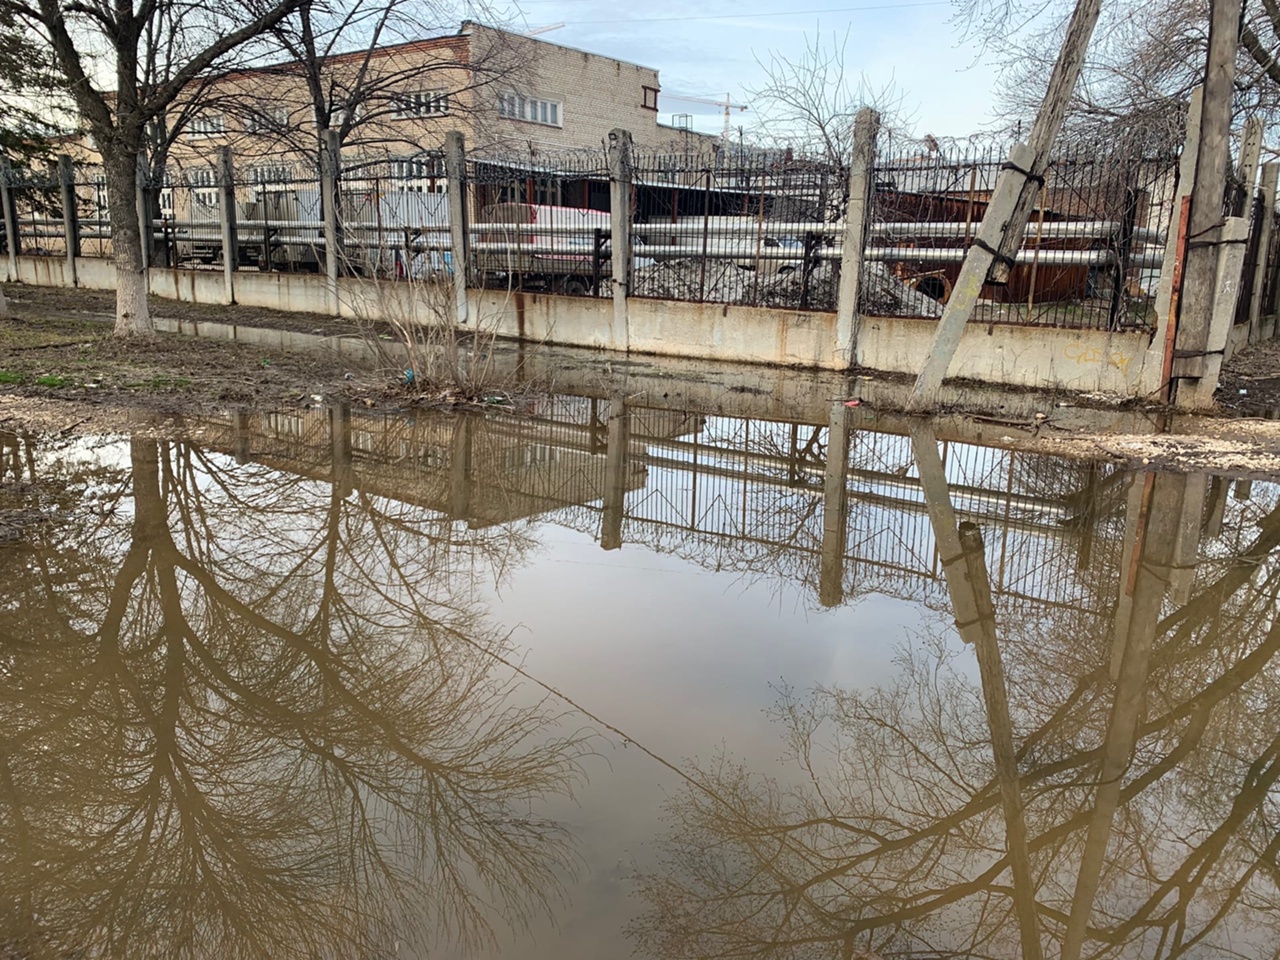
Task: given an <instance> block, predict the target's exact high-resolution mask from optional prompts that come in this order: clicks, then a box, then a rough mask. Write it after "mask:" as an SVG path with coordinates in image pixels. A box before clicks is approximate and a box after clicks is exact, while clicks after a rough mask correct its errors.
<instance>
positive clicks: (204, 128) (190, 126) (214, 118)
mask: <svg viewBox="0 0 1280 960" xmlns="http://www.w3.org/2000/svg"><path fill="white" fill-rule="evenodd" d="M225 130H226V125H225V124H224V123H223V120H222V114H220V113H202V114H200V115H199V116H197V117H192V118H191V119H190V120H188V121H187V136H189V137H212V136H216V135H217V134H219V133H222V132H223V131H225Z"/></svg>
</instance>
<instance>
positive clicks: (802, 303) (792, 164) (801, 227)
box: [632, 151, 848, 310]
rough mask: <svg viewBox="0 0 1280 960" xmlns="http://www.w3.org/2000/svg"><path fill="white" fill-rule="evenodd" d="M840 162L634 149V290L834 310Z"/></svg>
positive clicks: (844, 195)
mask: <svg viewBox="0 0 1280 960" xmlns="http://www.w3.org/2000/svg"><path fill="white" fill-rule="evenodd" d="M847 200H848V172H847V170H846V169H844V168H842V167H839V166H835V165H832V164H829V163H825V162H822V161H817V160H811V159H806V158H803V157H797V156H795V155H794V154H792V153H791V152H790V151H733V152H727V151H717V152H715V153H714V154H670V153H666V154H641V155H639V156H637V157H636V158H635V164H634V219H635V224H636V226H635V233H636V236H637V238H638V240H639V243H638V244H637V246H636V250H635V254H636V261H635V265H634V271H635V272H634V278H633V284H632V292H633V293H634V294H635V295H637V296H642V297H658V298H662V299H670V300H689V301H694V302H699V303H702V302H713V303H735V304H747V305H750V306H771V307H789V308H797V309H812V310H834V309H835V298H836V288H837V285H838V283H837V280H838V272H839V258H840V253H839V238H840V233H841V232H842V228H841V227H840V225H839V221H841V220H842V219H843V217H844V210H845V207H846V206H847Z"/></svg>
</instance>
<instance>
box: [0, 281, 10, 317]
mask: <svg viewBox="0 0 1280 960" xmlns="http://www.w3.org/2000/svg"><path fill="white" fill-rule="evenodd" d="M8 319H9V301H7V300H6V299H5V298H4V288H3V287H0V320H8Z"/></svg>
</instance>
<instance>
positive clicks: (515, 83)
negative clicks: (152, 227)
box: [170, 22, 716, 189]
mask: <svg viewBox="0 0 1280 960" xmlns="http://www.w3.org/2000/svg"><path fill="white" fill-rule="evenodd" d="M310 69H311V71H312V72H313V74H314V76H315V77H316V78H318V79H320V80H321V81H322V83H321V84H319V86H322V87H323V88H324V89H326V90H329V91H332V94H331V96H330V97H329V99H328V102H326V103H324V104H317V103H315V102H313V101H312V100H311V98H310V94H309V90H310V89H311V88H313V87H314V86H316V85H315V84H308V82H307V81H308V67H307V66H306V65H305V64H302V63H298V62H292V63H279V64H275V65H271V66H266V67H261V68H256V69H253V70H237V71H233V72H229V73H226V74H223V75H220V76H217V77H213V78H209V79H206V80H205V81H203V82H202V83H201V86H200V88H199V89H198V91H193V93H194V94H195V95H194V96H193V98H192V100H191V101H190V103H191V104H192V105H191V106H189V107H188V108H186V109H187V111H188V115H187V116H185V117H184V118H183V120H184V122H183V132H182V133H181V134H180V135H179V136H178V137H177V139H176V141H175V142H174V145H173V146H172V148H171V150H170V157H171V159H172V162H173V166H174V167H175V169H176V170H178V171H181V176H182V177H183V179H184V180H185V181H186V182H187V183H189V184H191V185H192V186H199V185H201V184H202V183H203V180H206V179H207V180H208V182H209V184H210V185H212V183H213V167H212V164H211V162H210V161H211V158H212V157H214V156H215V155H216V148H218V147H222V146H231V147H232V148H233V149H234V151H235V155H236V158H237V163H238V165H239V166H240V168H241V170H242V171H243V172H244V173H245V175H246V176H247V177H248V178H249V179H254V178H259V179H261V180H262V181H263V182H271V181H277V180H280V179H284V178H285V177H286V176H287V175H288V167H289V165H290V164H297V163H301V164H309V163H312V162H313V159H312V158H314V156H315V150H316V142H317V141H316V135H317V126H316V121H315V117H316V110H317V107H321V108H323V109H326V110H327V111H328V113H329V117H330V119H329V125H330V127H331V128H332V129H336V130H338V131H339V132H340V135H341V141H342V149H343V156H344V163H346V164H348V165H351V166H354V167H356V168H359V166H360V165H361V164H370V163H374V162H378V163H381V164H383V165H384V166H383V169H385V170H386V171H387V172H388V174H389V175H391V176H394V177H397V178H404V177H409V176H413V177H416V178H418V179H422V180H428V181H435V180H438V179H439V178H440V177H441V176H442V173H443V171H442V170H441V169H440V166H439V163H438V159H437V158H436V157H435V153H436V151H438V149H439V147H440V145H441V144H442V142H443V139H444V135H445V133H446V132H447V131H449V130H460V131H462V133H463V134H464V135H465V137H466V140H467V144H468V149H469V150H470V151H471V152H472V153H474V154H476V155H482V156H492V157H504V158H513V157H529V158H538V157H540V156H552V155H556V154H563V153H565V152H567V151H572V150H592V149H597V150H598V149H599V148H600V146H601V144H602V142H603V141H604V140H605V138H606V137H607V135H608V133H609V131H610V130H612V129H614V128H617V127H622V128H625V129H628V130H630V131H631V132H632V134H633V136H634V138H635V141H636V143H637V145H638V146H639V147H641V148H642V149H648V150H658V151H660V150H663V149H666V148H668V147H669V148H671V149H673V150H674V149H680V150H687V149H688V147H689V141H690V139H693V140H694V141H695V142H696V143H695V148H696V149H697V150H699V151H705V150H709V149H710V147H711V145H712V144H713V143H715V141H716V138H713V137H706V136H704V135H702V134H697V133H692V134H691V133H690V132H686V131H678V130H675V129H673V128H671V127H668V126H664V125H661V124H659V123H658V96H659V90H660V81H659V77H658V71H657V70H656V69H653V68H651V67H645V66H641V65H639V64H634V63H628V62H626V61H623V60H616V59H613V58H612V57H606V56H601V55H600V54H595V53H589V52H587V51H583V50H576V49H573V48H570V47H566V46H561V45H559V44H555V43H549V42H547V41H545V40H542V39H540V38H536V37H529V36H524V35H521V34H518V33H513V32H510V31H506V30H499V29H495V28H493V27H487V26H483V25H481V24H477V23H473V22H464V23H463V24H462V26H461V29H460V30H459V31H458V32H457V33H456V34H449V35H444V36H438V37H432V38H428V39H423V40H415V41H410V42H406V43H400V44H395V45H391V46H385V47H380V48H377V49H374V50H371V51H370V50H362V51H355V52H350V53H343V54H338V55H334V56H330V57H327V58H325V59H324V60H323V61H322V62H321V63H320V64H319V65H317V66H315V67H312V68H310ZM196 104H198V106H196ZM178 109H179V111H181V110H182V109H183V107H182V105H179V107H178ZM531 165H532V164H531ZM433 189H442V186H441V187H433Z"/></svg>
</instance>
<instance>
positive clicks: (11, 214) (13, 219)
mask: <svg viewBox="0 0 1280 960" xmlns="http://www.w3.org/2000/svg"><path fill="white" fill-rule="evenodd" d="M0 215H3V217H4V220H3V223H4V238H5V247H6V249H7V250H8V251H9V279H10V280H17V279H18V254H19V253H21V252H22V241H21V238H20V237H19V236H18V198H17V197H15V196H14V194H13V167H12V166H11V165H10V163H9V158H8V156H6V155H5V154H3V153H0Z"/></svg>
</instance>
